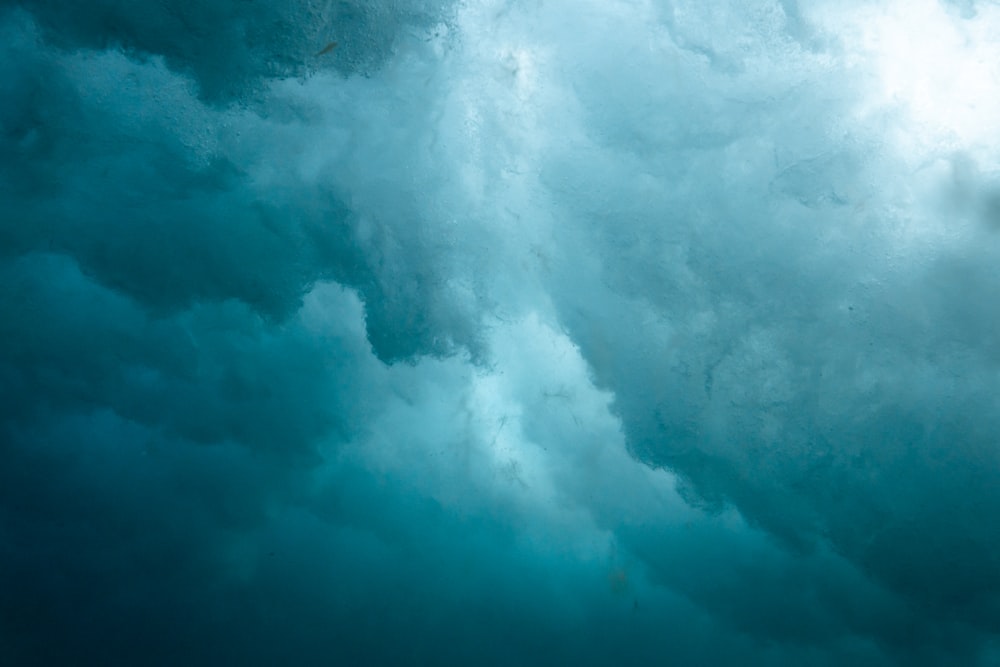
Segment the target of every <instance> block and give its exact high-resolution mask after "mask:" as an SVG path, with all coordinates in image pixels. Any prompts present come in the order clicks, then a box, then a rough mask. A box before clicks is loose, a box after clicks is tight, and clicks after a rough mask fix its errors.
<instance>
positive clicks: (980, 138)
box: [863, 0, 1000, 152]
mask: <svg viewBox="0 0 1000 667" xmlns="http://www.w3.org/2000/svg"><path fill="white" fill-rule="evenodd" d="M868 18H870V20H868V22H867V25H866V26H865V29H864V32H863V34H864V48H865V50H866V51H867V52H869V53H872V54H874V56H875V67H876V72H877V76H878V79H879V82H880V84H881V94H882V97H881V99H880V100H878V102H877V104H878V105H879V106H882V105H890V106H899V107H901V111H902V112H903V113H904V114H905V116H906V117H907V119H908V120H909V121H910V122H909V123H905V124H904V126H903V127H900V128H898V129H899V130H900V131H901V132H900V134H901V137H900V138H901V140H902V141H903V142H904V143H905V144H908V146H907V147H908V148H911V149H917V150H919V149H920V148H925V149H927V148H931V149H933V148H945V149H954V150H959V149H975V148H986V147H987V146H989V145H990V144H994V143H995V142H996V136H997V132H996V130H997V124H998V122H1000V121H998V119H1000V39H998V37H1000V13H998V12H997V11H991V12H987V11H986V10H985V9H984V10H983V11H981V12H980V13H979V14H978V15H977V16H976V17H975V18H971V19H963V18H961V17H960V16H958V15H955V14H953V13H949V12H948V11H946V10H945V9H944V8H943V7H942V6H941V4H939V3H938V2H934V1H933V0H916V1H908V2H899V3H895V4H894V5H893V6H892V7H890V8H889V9H888V10H886V11H885V12H884V13H882V14H881V15H879V16H876V17H868ZM921 152H922V151H921Z"/></svg>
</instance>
